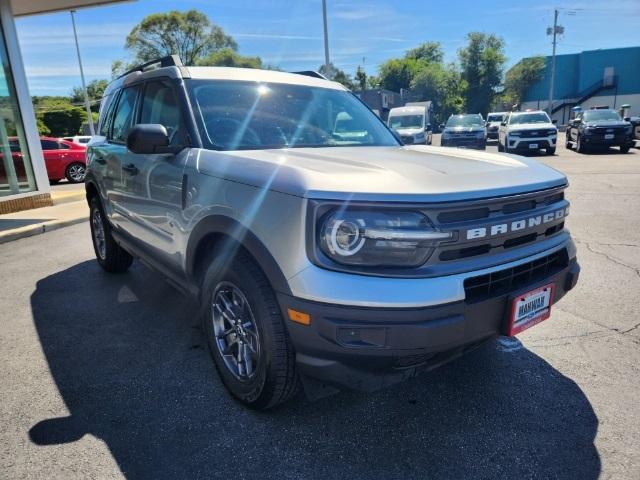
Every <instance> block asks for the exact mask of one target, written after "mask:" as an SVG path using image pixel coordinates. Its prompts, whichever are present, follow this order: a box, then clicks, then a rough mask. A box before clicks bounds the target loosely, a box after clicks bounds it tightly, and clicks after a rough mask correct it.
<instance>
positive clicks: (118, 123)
mask: <svg viewBox="0 0 640 480" xmlns="http://www.w3.org/2000/svg"><path fill="white" fill-rule="evenodd" d="M137 95H138V87H129V88H125V89H124V90H123V91H122V95H120V99H119V100H118V106H117V107H116V113H115V116H114V117H113V127H112V130H111V140H113V141H115V142H122V143H124V142H126V141H127V135H128V134H129V130H131V124H132V122H133V118H134V116H135V106H136V96H137Z"/></svg>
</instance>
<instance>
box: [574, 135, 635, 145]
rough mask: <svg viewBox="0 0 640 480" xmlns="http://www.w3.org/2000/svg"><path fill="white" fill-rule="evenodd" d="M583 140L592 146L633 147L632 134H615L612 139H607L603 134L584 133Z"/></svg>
mask: <svg viewBox="0 0 640 480" xmlns="http://www.w3.org/2000/svg"><path fill="white" fill-rule="evenodd" d="M581 138H582V141H583V142H584V144H585V145H589V146H590V147H626V146H628V147H633V146H634V141H633V136H632V134H628V135H626V134H625V135H615V136H614V137H613V138H611V139H605V137H604V136H603V135H583V136H582V137H581Z"/></svg>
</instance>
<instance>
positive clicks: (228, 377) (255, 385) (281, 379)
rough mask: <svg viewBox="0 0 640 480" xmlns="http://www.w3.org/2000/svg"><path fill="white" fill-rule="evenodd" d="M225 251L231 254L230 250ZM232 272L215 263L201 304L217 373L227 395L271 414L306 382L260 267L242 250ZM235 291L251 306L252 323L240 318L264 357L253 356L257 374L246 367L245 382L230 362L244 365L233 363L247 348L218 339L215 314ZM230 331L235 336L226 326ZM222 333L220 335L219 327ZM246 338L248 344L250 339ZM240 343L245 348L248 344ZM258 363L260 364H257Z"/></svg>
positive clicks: (203, 322) (205, 285) (234, 338)
mask: <svg viewBox="0 0 640 480" xmlns="http://www.w3.org/2000/svg"><path fill="white" fill-rule="evenodd" d="M219 250H220V251H227V252H228V251H229V250H228V249H226V248H223V249H219ZM227 267H228V268H227ZM227 267H225V266H221V262H220V261H216V260H214V261H213V262H211V266H210V267H209V269H208V270H207V272H206V274H205V277H204V281H203V288H202V299H201V315H202V326H203V330H204V334H205V336H206V341H207V345H208V346H209V351H210V353H211V356H212V357H213V361H214V363H215V366H216V369H217V370H218V373H219V375H220V378H221V380H222V383H224V385H225V387H226V388H227V390H228V391H229V392H230V393H231V394H232V395H233V396H234V397H236V398H237V399H238V400H239V401H240V402H242V403H243V404H245V405H247V406H248V407H250V408H253V409H256V410H266V409H268V408H272V407H275V406H276V405H279V404H281V403H284V402H286V401H287V400H289V399H290V398H291V397H293V396H294V395H295V394H296V393H297V392H298V390H299V385H300V381H299V378H298V375H297V372H296V366H295V352H294V349H293V345H292V343H291V340H290V339H289V335H288V332H287V329H286V326H285V324H284V319H283V317H282V313H281V311H280V307H279V305H278V302H277V300H276V296H275V294H274V292H273V289H272V288H271V285H270V284H269V282H268V280H267V278H266V276H265V275H264V273H263V272H262V270H261V269H260V267H258V265H257V264H256V263H255V261H254V260H253V259H252V258H251V257H250V256H249V255H248V254H247V253H246V252H245V251H243V250H242V249H240V250H239V251H238V252H237V254H236V255H235V258H234V259H233V261H232V262H231V263H230V264H228V265H227ZM234 288H235V289H238V290H239V291H240V292H241V294H242V297H244V298H243V300H242V303H243V304H244V303H245V302H246V303H247V304H248V306H249V308H248V309H243V310H242V311H243V312H247V311H248V315H250V322H248V323H245V322H246V319H247V318H249V317H248V315H247V314H246V313H244V314H243V313H241V314H240V315H238V316H237V318H240V319H241V321H240V323H241V324H242V325H248V324H251V325H252V326H249V327H245V329H244V330H245V332H247V331H249V332H252V331H257V339H256V338H255V337H253V338H254V339H255V340H256V342H255V343H257V345H258V346H257V348H256V350H257V352H259V354H256V355H255V357H254V356H253V355H252V356H251V360H250V362H249V363H251V365H252V366H251V368H250V369H249V370H250V371H251V375H247V369H246V367H245V368H244V374H245V375H244V377H243V376H242V374H241V373H240V369H237V370H236V369H235V368H233V366H232V367H230V366H229V362H233V361H234V360H236V365H238V364H240V363H242V362H237V359H234V358H233V356H234V355H237V358H238V359H239V358H240V354H239V353H238V350H237V349H239V348H241V347H240V346H238V339H239V338H240V336H238V335H236V334H235V333H231V334H226V335H224V334H220V335H224V337H220V335H218V336H217V337H216V333H215V329H216V327H214V313H215V312H216V311H219V310H217V309H216V307H215V306H214V305H215V304H216V303H217V300H216V299H217V298H218V297H217V295H218V294H219V293H220V292H222V291H223V290H224V289H234ZM234 298H235V297H234ZM233 305H234V306H238V303H235V302H234V303H233ZM234 318H236V317H235V316H234ZM224 330H226V331H227V332H228V331H230V329H229V330H227V328H226V327H225V328H224ZM218 331H220V329H219V328H218ZM245 335H246V333H245ZM230 338H231V340H230ZM244 338H245V343H244V344H245V345H246V344H247V341H246V340H247V339H248V338H249V336H245V337H244ZM234 340H235V342H234ZM220 343H224V345H221V344H220ZM239 343H240V345H242V344H243V342H242V341H240V342H239ZM249 343H253V342H249ZM233 346H235V353H233V352H229V353H227V355H226V356H223V349H230V350H234V348H233ZM254 347H255V345H254ZM250 355H251V354H250ZM230 357H231V358H230ZM244 360H245V362H244V363H242V364H243V365H246V364H247V362H246V357H245V359H244ZM254 361H255V364H253V362H254Z"/></svg>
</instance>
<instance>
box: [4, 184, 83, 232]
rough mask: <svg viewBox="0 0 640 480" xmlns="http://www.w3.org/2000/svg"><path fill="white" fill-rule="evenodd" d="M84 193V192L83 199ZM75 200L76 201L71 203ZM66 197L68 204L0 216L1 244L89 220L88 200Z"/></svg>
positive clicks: (63, 203)
mask: <svg viewBox="0 0 640 480" xmlns="http://www.w3.org/2000/svg"><path fill="white" fill-rule="evenodd" d="M83 196H84V192H82V197H83ZM71 198H73V199H74V200H75V201H70V199H71ZM77 198H78V196H77V195H76V197H75V198H74V197H73V196H70V195H65V198H64V200H67V201H66V202H62V203H59V202H56V203H58V204H57V205H54V206H53V207H44V208H35V209H33V210H23V211H21V212H16V213H9V214H6V215H0V243H7V242H11V241H13V240H18V239H20V238H24V237H31V236H33V235H39V234H41V233H45V232H49V231H51V230H57V229H58V228H62V227H67V226H69V225H74V224H76V223H80V222H84V221H85V220H87V219H88V218H89V207H88V205H87V202H86V200H84V199H82V200H77Z"/></svg>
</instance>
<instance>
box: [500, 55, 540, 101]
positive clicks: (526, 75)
mask: <svg viewBox="0 0 640 480" xmlns="http://www.w3.org/2000/svg"><path fill="white" fill-rule="evenodd" d="M544 69H545V59H544V57H543V56H536V57H530V58H523V59H522V60H520V61H519V62H518V63H516V64H515V65H514V66H513V67H511V68H510V69H509V70H508V71H507V73H506V75H505V79H504V92H503V93H502V95H500V101H501V102H504V103H507V104H508V105H515V104H520V103H521V102H522V98H523V97H524V95H525V94H526V93H527V90H529V88H530V87H531V85H533V84H534V83H536V82H537V81H539V80H540V79H541V78H542V76H543V75H544Z"/></svg>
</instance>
